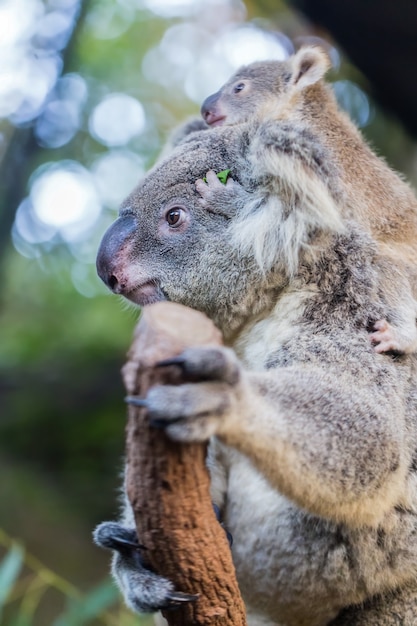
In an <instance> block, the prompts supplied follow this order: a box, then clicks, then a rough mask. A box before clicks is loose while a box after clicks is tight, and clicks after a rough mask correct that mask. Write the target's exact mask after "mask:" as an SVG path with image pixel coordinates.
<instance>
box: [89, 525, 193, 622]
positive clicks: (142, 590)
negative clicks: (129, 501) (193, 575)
mask: <svg viewBox="0 0 417 626" xmlns="http://www.w3.org/2000/svg"><path fill="white" fill-rule="evenodd" d="M93 538H94V542H95V543H96V544H97V545H98V546H100V547H101V548H107V549H109V550H112V551H113V552H114V556H113V564H112V573H113V576H114V578H115V580H116V582H117V584H118V586H119V588H120V590H121V592H122V594H123V596H124V599H125V602H126V604H127V606H128V607H129V608H130V609H132V611H137V612H138V613H155V612H156V611H160V610H163V609H164V610H166V609H175V608H177V607H178V606H180V605H181V604H183V603H184V602H193V601H195V600H196V599H197V597H198V596H194V595H191V594H187V593H182V592H180V591H175V589H174V585H173V584H172V583H171V582H170V581H169V580H167V579H166V578H163V577H162V576H158V575H157V574H155V573H154V572H152V571H150V570H149V569H147V568H145V567H144V566H143V563H142V560H141V556H140V553H139V548H141V547H142V548H143V546H141V545H140V544H139V542H138V540H137V537H136V531H135V530H134V529H131V528H126V527H124V526H123V525H122V524H119V523H118V522H103V523H102V524H100V525H99V526H97V528H96V529H95V531H94V533H93Z"/></svg>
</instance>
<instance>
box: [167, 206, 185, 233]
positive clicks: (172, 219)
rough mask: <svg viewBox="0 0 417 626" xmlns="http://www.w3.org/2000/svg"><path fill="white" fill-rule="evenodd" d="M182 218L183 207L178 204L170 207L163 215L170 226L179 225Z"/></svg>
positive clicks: (183, 215) (183, 214)
mask: <svg viewBox="0 0 417 626" xmlns="http://www.w3.org/2000/svg"><path fill="white" fill-rule="evenodd" d="M184 218H185V211H184V209H183V208H181V207H179V206H174V207H171V208H170V209H169V210H168V211H167V213H166V215H165V219H166V221H167V222H168V226H171V227H172V228H176V227H177V226H180V224H182V223H183V221H184Z"/></svg>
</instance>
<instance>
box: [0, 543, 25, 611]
mask: <svg viewBox="0 0 417 626" xmlns="http://www.w3.org/2000/svg"><path fill="white" fill-rule="evenodd" d="M22 564H23V550H22V548H21V547H20V546H18V545H16V544H14V545H12V547H11V548H10V550H9V552H8V553H7V554H6V556H5V557H4V559H3V561H2V562H1V563H0V612H1V610H2V608H3V606H4V603H5V602H6V600H7V597H8V595H9V593H10V591H11V589H12V587H13V585H14V583H15V581H16V579H17V577H18V576H19V572H20V570H21V568H22Z"/></svg>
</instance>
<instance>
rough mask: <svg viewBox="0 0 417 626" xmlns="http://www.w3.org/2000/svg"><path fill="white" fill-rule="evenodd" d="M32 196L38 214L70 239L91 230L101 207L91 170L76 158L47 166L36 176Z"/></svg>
mask: <svg viewBox="0 0 417 626" xmlns="http://www.w3.org/2000/svg"><path fill="white" fill-rule="evenodd" d="M30 199H31V202H32V205H33V209H34V211H35V214H36V215H37V217H38V218H39V219H40V220H41V221H42V222H43V223H45V224H47V225H50V226H55V227H56V228H57V229H58V230H59V231H60V232H61V233H62V235H63V236H64V237H65V238H66V239H73V238H77V237H78V236H80V235H82V234H84V232H85V231H87V230H89V229H90V228H91V226H92V225H93V224H94V222H95V221H96V219H97V217H98V216H99V214H100V211H101V205H100V202H99V199H98V194H97V191H96V188H95V185H94V181H93V178H92V176H91V174H90V172H89V171H88V170H87V169H85V168H84V167H83V166H82V165H80V164H79V163H77V162H75V161H61V162H58V163H54V164H51V165H47V166H43V167H42V168H40V171H35V173H34V175H33V177H32V184H31V190H30Z"/></svg>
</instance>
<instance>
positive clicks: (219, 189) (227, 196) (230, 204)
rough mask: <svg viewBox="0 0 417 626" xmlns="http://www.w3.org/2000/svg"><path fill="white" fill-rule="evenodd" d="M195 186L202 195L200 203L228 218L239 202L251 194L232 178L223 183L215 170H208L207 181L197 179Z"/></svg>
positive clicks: (212, 211)
mask: <svg viewBox="0 0 417 626" xmlns="http://www.w3.org/2000/svg"><path fill="white" fill-rule="evenodd" d="M195 187H196V189H197V191H198V193H199V194H200V196H201V198H200V204H201V205H202V206H203V207H204V208H205V209H207V210H208V211H209V212H210V213H217V214H219V215H223V216H225V217H228V218H230V217H232V216H233V215H234V214H235V213H236V211H237V209H238V208H239V203H244V201H245V200H246V198H247V196H248V195H249V194H248V192H247V191H245V190H244V189H243V187H242V186H241V185H239V183H237V182H236V181H235V180H233V179H232V178H228V179H227V181H226V183H222V182H221V181H220V180H219V179H218V177H217V174H216V173H215V172H214V171H213V170H210V171H208V172H207V175H206V179H205V181H204V180H202V179H199V180H197V181H196V183H195Z"/></svg>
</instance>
